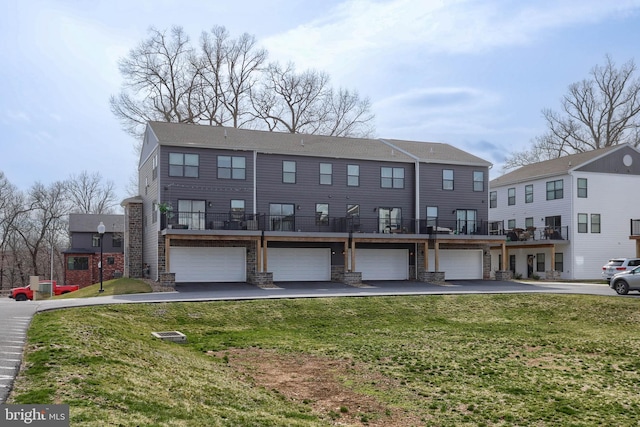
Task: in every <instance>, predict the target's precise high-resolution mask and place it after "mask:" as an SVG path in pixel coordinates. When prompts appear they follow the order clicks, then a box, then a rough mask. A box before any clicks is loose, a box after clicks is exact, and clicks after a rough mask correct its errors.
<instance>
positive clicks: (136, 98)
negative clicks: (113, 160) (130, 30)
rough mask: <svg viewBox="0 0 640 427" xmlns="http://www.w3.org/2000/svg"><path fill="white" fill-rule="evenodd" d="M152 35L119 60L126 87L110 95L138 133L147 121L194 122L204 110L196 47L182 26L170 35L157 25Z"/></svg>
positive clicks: (130, 129) (115, 108) (117, 111)
mask: <svg viewBox="0 0 640 427" xmlns="http://www.w3.org/2000/svg"><path fill="white" fill-rule="evenodd" d="M149 32H150V34H151V37H150V38H149V39H148V40H145V41H143V42H142V43H140V45H139V46H138V47H137V48H135V49H133V50H131V51H130V52H129V55H128V56H127V57H126V58H123V59H121V60H120V64H119V68H120V73H121V74H122V76H123V77H124V81H125V83H124V89H123V90H122V91H121V92H120V94H119V95H118V96H112V97H111V98H110V104H111V111H112V112H113V113H114V114H115V115H116V117H117V118H118V119H120V121H121V123H122V125H123V126H124V129H125V130H126V131H127V132H128V133H129V134H130V135H132V136H134V137H139V136H140V135H141V134H142V132H143V131H144V126H145V124H146V123H147V122H148V121H151V120H157V121H166V122H178V123H195V122H197V121H198V119H199V117H200V113H201V111H200V110H199V109H197V108H196V107H200V106H201V102H200V98H199V97H200V95H201V93H200V91H199V78H200V70H198V69H197V68H196V67H195V64H196V63H197V61H195V60H194V59H193V55H194V51H193V48H191V46H190V45H189V37H188V36H187V35H186V34H185V33H184V31H183V29H182V28H181V27H173V28H172V29H171V33H170V35H167V34H166V33H165V32H161V31H158V30H156V29H154V28H151V29H150V30H149Z"/></svg>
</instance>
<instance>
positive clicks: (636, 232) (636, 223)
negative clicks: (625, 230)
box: [630, 219, 640, 236]
mask: <svg viewBox="0 0 640 427" xmlns="http://www.w3.org/2000/svg"><path fill="white" fill-rule="evenodd" d="M630 235H631V236H640V219H632V220H631V233H630Z"/></svg>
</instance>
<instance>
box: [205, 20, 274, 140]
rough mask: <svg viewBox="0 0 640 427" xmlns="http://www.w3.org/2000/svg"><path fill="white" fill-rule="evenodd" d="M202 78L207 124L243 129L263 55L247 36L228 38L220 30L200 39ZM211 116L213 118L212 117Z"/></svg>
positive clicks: (245, 34) (247, 122)
mask: <svg viewBox="0 0 640 427" xmlns="http://www.w3.org/2000/svg"><path fill="white" fill-rule="evenodd" d="M200 40H201V44H200V47H201V51H202V76H203V84H202V88H203V90H204V94H205V96H204V97H203V98H204V99H205V101H206V103H205V105H206V106H207V107H208V108H207V110H206V111H207V113H208V114H207V117H205V119H206V120H207V121H208V122H209V124H216V125H228V126H232V127H235V128H243V127H246V126H247V125H248V124H249V123H250V122H251V121H252V120H254V115H253V114H251V113H252V110H251V99H250V96H251V89H252V88H253V86H254V85H255V84H256V81H257V80H258V79H259V75H260V72H261V70H260V67H261V66H262V64H263V63H264V62H265V60H266V59H267V51H266V50H265V49H262V48H259V47H258V46H257V41H256V39H255V37H254V36H252V35H249V34H247V33H244V34H242V35H241V36H240V37H238V38H237V39H231V38H229V33H228V31H227V30H226V29H225V28H224V27H219V26H216V27H213V29H212V30H211V34H208V33H203V34H202V36H201V39H200ZM212 113H213V114H212Z"/></svg>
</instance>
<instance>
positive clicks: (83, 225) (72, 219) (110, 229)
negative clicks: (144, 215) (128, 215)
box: [69, 213, 124, 233]
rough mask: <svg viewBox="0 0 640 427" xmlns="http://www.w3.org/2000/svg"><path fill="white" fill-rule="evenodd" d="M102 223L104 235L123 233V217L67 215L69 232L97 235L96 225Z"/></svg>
mask: <svg viewBox="0 0 640 427" xmlns="http://www.w3.org/2000/svg"><path fill="white" fill-rule="evenodd" d="M100 222H103V223H104V225H105V232H106V233H122V232H124V215H106V214H73V213H72V214H69V232H71V233H97V232H98V225H99V224H100Z"/></svg>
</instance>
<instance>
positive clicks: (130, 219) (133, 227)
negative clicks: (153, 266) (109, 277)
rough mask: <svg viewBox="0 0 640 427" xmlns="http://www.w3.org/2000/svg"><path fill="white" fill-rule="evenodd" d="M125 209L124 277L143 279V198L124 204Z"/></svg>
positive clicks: (136, 198) (133, 199)
mask: <svg viewBox="0 0 640 427" xmlns="http://www.w3.org/2000/svg"><path fill="white" fill-rule="evenodd" d="M122 206H123V207H124V276H125V277H133V278H141V277H142V244H143V243H142V242H143V239H142V230H143V228H142V227H143V224H142V220H143V214H142V198H140V197H133V198H130V199H126V200H125V201H123V202H122Z"/></svg>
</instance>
